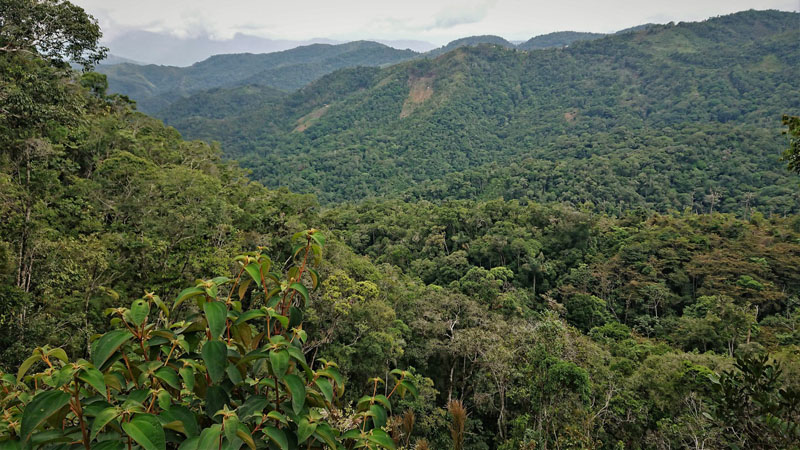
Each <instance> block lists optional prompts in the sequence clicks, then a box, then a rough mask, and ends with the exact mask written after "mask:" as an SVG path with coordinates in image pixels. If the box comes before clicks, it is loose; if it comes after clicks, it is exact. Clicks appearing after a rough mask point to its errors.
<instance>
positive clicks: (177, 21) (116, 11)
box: [72, 0, 800, 45]
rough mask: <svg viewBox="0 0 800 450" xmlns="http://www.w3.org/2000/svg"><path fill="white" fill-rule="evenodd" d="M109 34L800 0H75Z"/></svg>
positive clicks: (449, 26)
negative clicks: (134, 31) (137, 31)
mask: <svg viewBox="0 0 800 450" xmlns="http://www.w3.org/2000/svg"><path fill="white" fill-rule="evenodd" d="M72 1H73V3H76V4H78V5H80V6H82V7H83V8H84V9H85V10H86V11H87V12H89V13H90V14H92V15H93V16H95V17H96V18H97V19H98V20H99V21H100V24H101V26H102V28H103V31H104V33H105V36H106V38H107V39H108V40H112V39H114V38H115V37H117V36H119V35H121V34H124V33H125V32H127V31H133V30H140V31H152V32H159V33H169V34H172V35H175V36H177V37H197V36H209V37H211V38H213V39H218V40H225V39H230V38H232V37H233V36H234V35H235V34H236V33H242V34H248V35H254V36H260V37H265V38H271V39H292V40H304V39H312V38H329V39H334V40H341V41H349V40H357V39H384V40H387V39H416V40H423V41H428V42H431V43H434V44H437V45H442V44H445V43H447V42H449V41H451V40H453V39H456V38H459V37H464V36H471V35H481V34H495V35H499V36H502V37H504V38H506V39H509V40H527V39H529V38H530V37H533V36H535V35H539V34H545V33H549V32H553V31H564V30H573V31H592V32H613V31H617V30H620V29H623V28H628V27H631V26H635V25H640V24H643V23H667V22H670V21H675V22H679V21H697V20H703V19H706V18H708V17H712V16H718V15H723V14H729V13H733V12H737V11H742V10H746V9H779V10H784V11H798V10H800V0H657V1H654V0H547V1H541V0H402V1H397V0H394V1H383V0H292V1H286V0H226V1H220V0H72Z"/></svg>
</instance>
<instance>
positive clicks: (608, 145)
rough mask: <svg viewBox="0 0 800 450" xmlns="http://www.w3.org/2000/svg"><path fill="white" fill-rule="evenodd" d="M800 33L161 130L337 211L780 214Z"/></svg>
mask: <svg viewBox="0 0 800 450" xmlns="http://www.w3.org/2000/svg"><path fill="white" fill-rule="evenodd" d="M799 17H800V15H798V14H796V13H784V12H776V11H764V12H757V11H748V12H743V13H739V14H734V15H730V16H724V17H720V18H716V19H711V20H708V21H706V22H700V23H682V24H678V25H662V26H651V27H648V28H646V29H644V30H641V31H637V32H629V33H622V34H618V35H612V36H609V37H606V38H602V39H598V40H594V41H590V42H579V43H576V44H574V45H572V46H570V47H569V48H566V49H555V50H542V51H532V52H520V51H516V50H511V49H503V48H499V47H493V46H481V47H462V48H459V49H458V50H456V51H453V52H450V53H446V54H444V55H442V56H440V57H439V58H436V59H434V60H419V61H412V62H408V63H404V64H400V65H397V66H393V67H390V68H386V69H381V70H376V69H369V70H367V69H365V70H352V69H351V70H347V71H342V72H336V73H333V74H330V75H328V76H326V77H323V78H322V79H320V80H319V81H317V82H315V83H313V84H312V85H310V86H308V87H306V88H303V89H301V90H299V91H297V92H295V93H293V94H291V95H289V96H288V97H287V98H286V99H283V100H279V101H277V102H276V101H274V100H269V99H265V101H264V105H263V107H262V108H261V110H260V111H257V112H251V111H248V112H247V113H246V114H232V115H229V116H226V117H222V118H220V117H219V115H216V113H215V111H216V109H217V107H216V104H215V103H214V102H206V103H204V102H202V101H198V102H196V103H195V105H194V109H193V110H187V109H183V110H181V111H180V112H179V113H175V114H173V113H172V111H165V112H164V113H163V114H162V117H164V119H165V120H166V121H167V123H168V124H170V125H173V126H175V127H177V128H178V129H179V130H180V131H181V132H182V133H184V135H186V136H188V137H190V138H200V139H208V140H217V141H220V142H221V143H222V144H223V148H224V149H225V150H224V151H225V152H226V153H227V154H228V155H229V156H231V157H234V158H237V159H239V160H240V161H242V162H243V163H244V165H246V166H247V167H250V168H252V169H253V171H254V173H253V175H254V177H255V178H257V179H260V180H263V181H264V182H265V183H266V184H267V185H270V186H288V187H289V188H290V189H292V190H295V191H299V192H310V193H315V194H317V195H318V196H319V198H320V199H321V200H322V201H324V202H332V201H341V200H358V199H362V198H365V197H371V196H384V195H405V196H406V198H426V199H430V200H437V199H450V198H475V197H479V198H487V199H488V198H497V197H498V196H503V197H504V198H519V199H524V198H527V199H530V200H536V201H547V202H549V201H558V202H569V203H571V204H573V205H582V204H584V203H587V202H589V203H592V204H594V205H595V206H597V207H598V208H599V209H600V210H602V211H606V212H619V210H620V209H627V208H631V207H640V206H641V207H646V208H651V209H657V210H661V211H666V210H667V209H677V210H683V209H684V208H689V209H690V210H693V211H704V212H708V211H710V210H711V209H712V203H713V209H714V210H715V211H724V212H736V213H739V214H741V213H742V211H743V209H745V208H747V207H755V208H757V209H758V210H760V211H762V212H764V213H766V214H769V213H770V212H773V213H780V214H784V213H787V212H791V211H794V210H795V206H794V205H796V199H795V192H796V190H795V189H794V187H795V185H796V182H797V181H796V179H794V178H793V177H791V176H789V175H788V174H786V173H785V171H784V170H783V167H782V164H781V163H780V162H779V161H778V159H777V158H776V156H775V155H777V154H779V153H780V149H781V148H782V146H783V145H784V143H785V142H784V140H783V138H782V137H781V136H780V134H779V133H778V125H779V121H780V117H781V114H783V113H784V112H786V111H793V110H796V109H797V108H798V105H800V84H799V83H800V81H798V77H797V68H798V67H800V48H798V46H797V45H796V43H797V42H798V39H800V27H798V23H800V22H799V21H800V19H799ZM219 95H220V96H222V95H223V94H222V93H220V94H219ZM218 98H219V97H218ZM211 112H214V114H215V115H214V116H213V117H209V116H210V113H211ZM576 174H577V176H576ZM297 175H299V176H297Z"/></svg>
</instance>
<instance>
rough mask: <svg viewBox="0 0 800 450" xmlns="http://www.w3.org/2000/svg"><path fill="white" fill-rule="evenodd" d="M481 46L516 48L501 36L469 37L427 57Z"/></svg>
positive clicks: (438, 49)
mask: <svg viewBox="0 0 800 450" xmlns="http://www.w3.org/2000/svg"><path fill="white" fill-rule="evenodd" d="M480 44H491V45H499V46H500V47H505V48H515V47H516V46H515V45H514V44H512V43H511V42H509V41H507V40H505V39H503V38H501V37H500V36H492V35H485V36H469V37H465V38H461V39H456V40H455V41H452V42H450V43H448V44H447V45H445V46H442V47H439V48H437V49H434V50H431V51H429V52H428V53H427V56H439V55H441V54H444V53H447V52H449V51H452V50H455V49H457V48H461V47H473V46H476V45H480Z"/></svg>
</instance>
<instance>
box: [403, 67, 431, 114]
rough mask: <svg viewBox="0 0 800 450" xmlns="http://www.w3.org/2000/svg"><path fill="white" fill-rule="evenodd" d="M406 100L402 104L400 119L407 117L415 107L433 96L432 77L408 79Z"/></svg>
mask: <svg viewBox="0 0 800 450" xmlns="http://www.w3.org/2000/svg"><path fill="white" fill-rule="evenodd" d="M408 87H409V91H408V98H406V101H405V102H403V109H402V110H401V111H400V118H401V119H402V118H403V117H408V116H409V115H410V114H411V113H412V112H414V110H415V109H417V106H419V105H420V104H422V103H424V102H425V100H428V99H429V98H431V96H432V95H433V77H432V76H429V77H409V79H408Z"/></svg>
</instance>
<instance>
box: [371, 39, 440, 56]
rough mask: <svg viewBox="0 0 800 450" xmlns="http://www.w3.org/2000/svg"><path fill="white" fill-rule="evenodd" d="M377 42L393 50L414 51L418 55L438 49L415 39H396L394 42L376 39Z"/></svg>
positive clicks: (433, 45)
mask: <svg viewBox="0 0 800 450" xmlns="http://www.w3.org/2000/svg"><path fill="white" fill-rule="evenodd" d="M375 42H378V43H381V44H384V45H388V46H389V47H392V48H397V49H400V50H405V49H409V50H414V51H415V52H418V53H425V52H428V51H431V50H433V49H435V48H436V45H435V44H432V43H430V42H427V41H418V40H415V39H394V40H384V39H375Z"/></svg>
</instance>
